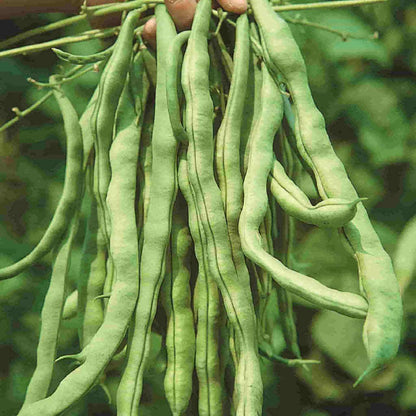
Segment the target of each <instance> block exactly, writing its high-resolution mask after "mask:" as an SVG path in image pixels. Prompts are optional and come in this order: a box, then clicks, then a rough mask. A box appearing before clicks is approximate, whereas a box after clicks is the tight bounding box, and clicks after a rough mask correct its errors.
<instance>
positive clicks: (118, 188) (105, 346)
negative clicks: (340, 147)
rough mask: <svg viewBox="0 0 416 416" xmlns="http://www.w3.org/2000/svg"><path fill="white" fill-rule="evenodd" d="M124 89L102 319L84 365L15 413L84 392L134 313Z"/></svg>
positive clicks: (51, 406)
mask: <svg viewBox="0 0 416 416" xmlns="http://www.w3.org/2000/svg"><path fill="white" fill-rule="evenodd" d="M128 90H129V89H128V88H125V89H124V93H123V95H122V99H121V103H120V105H123V106H125V107H126V113H127V114H126V117H125V119H124V123H123V125H122V126H120V129H119V131H118V134H117V135H116V137H115V138H114V141H113V144H112V146H111V150H110V163H111V171H112V177H111V182H110V186H109V189H108V196H107V204H108V208H109V214H110V218H111V221H112V224H113V226H114V229H113V232H112V233H111V240H110V250H111V255H112V258H113V262H114V270H115V273H116V279H115V283H114V286H113V290H112V294H111V297H110V300H109V302H108V307H107V312H106V315H105V318H104V321H103V324H102V325H101V327H100V328H99V329H98V331H97V333H96V334H95V335H94V337H93V338H92V339H91V341H90V342H89V344H88V345H87V346H86V347H85V348H84V349H83V350H82V352H81V353H80V354H78V356H79V357H78V358H79V360H80V362H81V363H82V364H81V365H80V366H79V367H78V368H77V369H75V370H74V371H72V372H71V373H70V374H68V375H67V376H66V377H65V378H64V379H63V380H62V381H61V382H60V384H59V385H58V387H57V389H56V390H55V392H54V393H53V394H51V395H50V396H49V397H47V398H46V399H43V400H40V401H37V402H35V403H32V404H30V405H29V406H27V408H26V409H24V410H23V411H22V412H21V415H19V416H28V415H31V416H41V415H42V416H52V415H53V416H55V415H58V414H60V413H61V412H63V411H64V410H65V409H67V408H68V407H70V406H71V405H72V404H74V403H75V402H76V401H77V400H79V399H80V398H81V397H82V396H83V395H85V394H86V393H87V391H88V390H89V389H90V388H91V387H93V386H94V385H95V384H96V383H97V382H99V381H100V376H101V374H102V372H103V371H104V369H105V368H106V366H107V364H108V363H109V362H110V360H111V358H112V356H113V355H114V353H115V352H116V350H117V348H118V346H119V344H120V343H121V342H122V340H123V338H124V335H125V333H126V329H127V326H128V324H129V322H130V318H131V316H132V314H133V310H134V307H135V305H136V300H137V295H138V278H137V277H138V274H139V265H138V241H137V229H136V217H135V193H136V169H137V159H138V151H139V137H140V136H139V134H138V132H137V127H136V124H135V121H134V105H133V101H132V98H131V97H129V95H128ZM127 109H130V110H127ZM80 160H81V157H80Z"/></svg>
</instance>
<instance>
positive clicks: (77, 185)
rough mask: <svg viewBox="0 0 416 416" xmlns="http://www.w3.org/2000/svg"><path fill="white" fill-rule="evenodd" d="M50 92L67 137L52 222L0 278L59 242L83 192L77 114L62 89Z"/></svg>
mask: <svg viewBox="0 0 416 416" xmlns="http://www.w3.org/2000/svg"><path fill="white" fill-rule="evenodd" d="M54 95H55V97H56V99H57V100H58V103H59V106H60V108H61V111H62V114H63V117H64V128H65V134H66V138H67V155H66V170H65V181H64V189H63V191H62V195H61V198H60V199H59V203H58V206H57V207H56V210H55V213H54V214H53V218H52V221H51V222H50V224H49V226H48V228H47V229H46V231H45V234H43V237H42V238H41V240H40V241H39V243H38V244H37V246H36V247H35V248H34V249H33V250H32V251H31V252H30V253H29V254H28V255H27V256H25V257H23V258H22V259H21V260H19V261H18V262H16V263H14V264H12V265H10V266H7V267H3V268H2V269H0V280H5V279H10V278H12V277H15V276H17V275H18V274H20V273H22V272H23V271H25V270H26V269H28V268H29V267H30V266H32V265H33V264H34V263H36V262H37V261H39V260H40V259H41V258H42V257H44V256H45V255H46V254H48V253H49V252H50V251H51V250H52V249H53V248H54V247H56V246H57V244H59V240H60V239H61V238H62V236H63V235H64V233H65V232H66V230H67V229H68V227H69V224H70V222H71V219H72V217H73V216H74V213H75V210H76V206H77V203H78V200H79V199H80V197H81V194H82V192H83V190H82V183H83V172H82V135H81V129H80V125H79V121H78V115H77V113H76V111H75V109H74V108H73V107H72V104H71V103H70V102H69V100H68V99H67V98H66V97H65V96H64V95H63V93H62V92H60V91H58V90H55V91H54ZM67 112H68V114H66V113H67Z"/></svg>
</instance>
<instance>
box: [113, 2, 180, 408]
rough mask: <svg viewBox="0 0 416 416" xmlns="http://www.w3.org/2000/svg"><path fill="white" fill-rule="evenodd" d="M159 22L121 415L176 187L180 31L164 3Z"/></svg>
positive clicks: (146, 331) (145, 340) (145, 339)
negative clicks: (169, 88) (174, 72)
mask: <svg viewBox="0 0 416 416" xmlns="http://www.w3.org/2000/svg"><path fill="white" fill-rule="evenodd" d="M155 13H156V20H157V22H158V24H157V32H156V34H157V35H156V36H157V45H158V48H157V58H158V71H157V85H156V103H155V121H154V129H153V137H152V159H153V160H152V178H151V184H150V201H149V208H148V214H147V220H146V222H145V224H144V230H143V233H144V242H143V251H142V257H141V264H140V294H139V299H138V302H137V306H136V312H135V320H134V327H133V329H132V337H131V343H130V351H129V354H128V357H127V363H126V367H125V369H124V373H123V375H122V377H121V381H120V385H119V388H118V392H117V409H118V412H119V414H120V416H127V415H128V416H131V415H137V414H138V409H139V403H140V397H141V393H142V385H143V372H144V370H145V366H146V365H147V358H148V355H149V348H150V331H151V326H152V322H153V319H154V316H155V313H156V304H157V299H158V296H159V290H160V286H161V283H162V281H163V277H164V274H165V259H166V250H167V247H168V244H169V235H170V232H171V225H172V210H173V205H174V200H175V197H176V193H177V162H176V159H177V141H176V139H175V137H174V135H173V132H172V128H171V126H170V122H169V114H168V110H167V103H166V73H165V70H166V67H165V65H164V62H165V57H166V52H167V50H168V46H169V44H170V42H171V41H172V39H173V38H174V36H175V34H176V30H175V25H174V23H173V21H172V19H171V17H170V15H169V14H168V12H167V10H166V7H165V6H164V5H157V6H156V8H155Z"/></svg>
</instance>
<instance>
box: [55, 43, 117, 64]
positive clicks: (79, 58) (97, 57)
mask: <svg viewBox="0 0 416 416" xmlns="http://www.w3.org/2000/svg"><path fill="white" fill-rule="evenodd" d="M114 46H115V45H111V46H110V47H108V48H107V49H104V50H103V51H101V52H97V53H94V54H91V55H74V54H72V53H69V52H65V51H62V50H61V49H58V48H52V51H53V52H54V53H55V55H56V56H57V57H58V58H59V59H62V60H63V61H65V62H69V63H70V64H74V65H87V64H94V63H97V62H101V61H105V60H106V59H107V58H109V57H110V56H111V54H112V53H113V51H114Z"/></svg>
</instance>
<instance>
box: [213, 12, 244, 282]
mask: <svg viewBox="0 0 416 416" xmlns="http://www.w3.org/2000/svg"><path fill="white" fill-rule="evenodd" d="M233 58H234V72H233V75H232V80H231V85H230V91H229V94H228V102H227V106H226V109H225V114H224V117H223V120H222V123H221V126H220V128H219V130H218V133H217V139H216V152H215V155H216V160H215V162H216V168H217V176H218V179H219V187H220V190H221V196H222V200H223V202H224V210H225V218H226V220H227V227H228V238H229V240H230V243H231V250H232V256H233V261H234V264H235V267H236V270H237V274H238V276H239V279H243V280H244V281H245V282H246V284H247V289H248V290H249V279H250V278H249V274H248V270H247V266H246V264H245V260H244V254H243V252H242V250H241V244H240V237H239V235H238V219H239V217H240V213H241V209H242V208H243V179H242V177H241V173H240V154H239V152H236V149H239V148H240V137H241V128H242V118H243V111H244V98H245V93H246V90H245V86H246V84H247V77H248V68H249V59H250V38H249V23H248V18H247V15H245V14H244V15H241V16H240V17H239V18H238V19H237V27H236V45H235V52H234V56H233Z"/></svg>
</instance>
